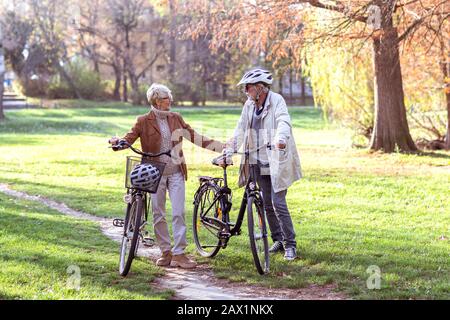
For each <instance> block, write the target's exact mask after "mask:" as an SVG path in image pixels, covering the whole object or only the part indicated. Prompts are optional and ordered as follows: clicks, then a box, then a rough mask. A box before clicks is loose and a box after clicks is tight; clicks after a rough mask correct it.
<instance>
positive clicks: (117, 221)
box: [113, 219, 125, 228]
mask: <svg viewBox="0 0 450 320" xmlns="http://www.w3.org/2000/svg"><path fill="white" fill-rule="evenodd" d="M124 224H125V221H124V220H123V219H114V220H113V226H114V227H119V228H122V227H123V226H124Z"/></svg>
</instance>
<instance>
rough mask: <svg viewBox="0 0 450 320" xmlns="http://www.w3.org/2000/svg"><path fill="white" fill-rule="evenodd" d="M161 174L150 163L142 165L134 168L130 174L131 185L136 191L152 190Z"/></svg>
mask: <svg viewBox="0 0 450 320" xmlns="http://www.w3.org/2000/svg"><path fill="white" fill-rule="evenodd" d="M160 177H161V173H160V171H159V169H158V168H157V167H155V166H153V165H151V164H150V163H142V164H139V165H137V166H136V167H134V169H133V171H131V174H130V181H131V185H132V186H133V187H135V188H138V189H152V188H154V187H155V185H156V183H157V182H158V180H159V178H160Z"/></svg>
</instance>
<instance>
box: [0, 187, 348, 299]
mask: <svg viewBox="0 0 450 320" xmlns="http://www.w3.org/2000/svg"><path fill="white" fill-rule="evenodd" d="M0 192H2V193H4V194H7V195H9V196H12V197H16V198H20V199H25V200H30V201H37V202H40V203H42V204H44V205H46V206H48V207H50V208H52V209H54V210H57V211H59V212H61V213H63V214H65V215H69V216H72V217H75V218H79V219H84V220H89V221H93V222H96V223H98V224H99V225H100V229H101V231H102V233H103V234H105V235H106V236H107V237H109V238H110V239H112V240H114V241H117V242H120V241H121V236H120V231H121V229H120V228H117V227H114V226H113V225H112V219H108V218H101V217H97V216H93V215H90V214H87V213H84V212H80V211H77V210H74V209H71V208H69V207H68V206H67V205H65V204H64V203H59V202H56V201H53V200H50V199H47V198H44V197H41V196H31V195H28V194H26V193H24V192H21V191H16V190H13V189H11V188H9V186H8V185H6V184H0ZM159 254H160V251H159V248H158V247H157V246H154V247H144V246H142V245H141V246H140V247H139V251H138V255H139V256H142V257H148V258H149V259H151V260H153V261H156V259H157V258H158V256H159ZM153 285H155V286H156V287H158V288H161V289H172V290H174V291H175V296H174V299H179V300H242V299H249V300H253V299H255V300H261V299H274V300H277V299H314V300H315V299H322V300H323V299H326V300H328V299H338V300H340V299H348V297H346V296H345V295H344V294H342V293H339V292H334V289H335V287H334V286H333V285H327V286H310V287H307V288H302V289H271V288H267V287H260V286H255V285H247V284H242V283H231V282H229V281H226V280H222V279H217V278H215V277H214V274H213V272H212V270H211V269H210V268H209V267H208V265H205V264H201V265H199V266H198V267H197V268H196V269H194V270H183V269H178V268H165V275H164V276H163V277H161V278H159V279H157V280H156V281H155V282H154V283H153Z"/></svg>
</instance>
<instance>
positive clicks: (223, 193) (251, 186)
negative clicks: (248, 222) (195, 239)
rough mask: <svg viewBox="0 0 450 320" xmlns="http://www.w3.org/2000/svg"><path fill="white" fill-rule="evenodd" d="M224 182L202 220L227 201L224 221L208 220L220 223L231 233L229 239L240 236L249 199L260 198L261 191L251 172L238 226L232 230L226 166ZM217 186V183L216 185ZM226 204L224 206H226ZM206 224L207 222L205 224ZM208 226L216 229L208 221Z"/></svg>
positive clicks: (237, 221) (238, 218)
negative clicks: (220, 202)
mask: <svg viewBox="0 0 450 320" xmlns="http://www.w3.org/2000/svg"><path fill="white" fill-rule="evenodd" d="M245 155H246V157H248V156H249V152H246V153H245ZM214 180H219V179H218V178H215V179H213V180H212V181H214ZM223 182H224V185H223V186H222V187H221V188H220V189H219V191H218V192H217V194H216V195H215V197H214V200H213V201H212V203H211V205H210V206H209V207H208V209H207V210H206V211H205V212H203V215H202V216H201V217H202V219H204V217H205V216H206V215H207V213H208V212H209V211H210V210H211V209H212V208H214V207H215V206H216V204H217V203H218V202H219V201H222V200H223V199H225V200H226V202H225V203H226V208H225V210H224V211H223V212H222V216H223V217H222V220H225V221H222V220H219V219H217V218H208V219H210V220H213V221H214V222H216V223H219V224H220V225H221V226H222V227H223V228H225V229H226V230H227V232H228V233H229V236H228V238H229V237H231V236H234V235H239V234H240V233H241V227H242V223H243V221H244V216H245V212H246V208H247V201H248V198H249V197H255V198H258V199H259V198H260V190H259V187H258V185H257V183H256V179H255V177H254V172H253V170H250V178H249V181H248V182H247V184H246V186H245V192H244V195H243V197H242V201H241V206H240V209H239V214H238V217H237V219H236V224H235V225H234V226H233V227H232V228H231V229H230V226H231V225H233V224H232V223H230V221H229V216H228V214H229V213H230V211H231V203H229V201H228V198H227V197H228V195H230V194H231V189H230V188H228V183H227V168H226V166H225V167H224V168H223ZM207 183H210V181H205V182H204V184H207ZM216 184H217V183H216ZM200 190H201V188H199V190H198V191H197V193H196V194H195V196H194V199H195V201H194V204H196V202H197V201H198V200H197V194H198V192H199V191H200ZM224 205H225V204H223V206H224ZM204 223H205V222H204ZM208 225H210V226H211V227H214V225H211V224H210V222H209V221H208Z"/></svg>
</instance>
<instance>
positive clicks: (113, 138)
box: [108, 136, 120, 146]
mask: <svg viewBox="0 0 450 320" xmlns="http://www.w3.org/2000/svg"><path fill="white" fill-rule="evenodd" d="M119 140H120V138H119V137H116V136H114V137H111V139H109V140H108V143H109V144H111V145H113V146H114V145H116V144H117V143H118V142H119Z"/></svg>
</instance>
